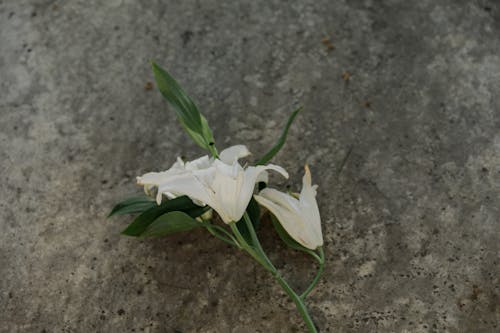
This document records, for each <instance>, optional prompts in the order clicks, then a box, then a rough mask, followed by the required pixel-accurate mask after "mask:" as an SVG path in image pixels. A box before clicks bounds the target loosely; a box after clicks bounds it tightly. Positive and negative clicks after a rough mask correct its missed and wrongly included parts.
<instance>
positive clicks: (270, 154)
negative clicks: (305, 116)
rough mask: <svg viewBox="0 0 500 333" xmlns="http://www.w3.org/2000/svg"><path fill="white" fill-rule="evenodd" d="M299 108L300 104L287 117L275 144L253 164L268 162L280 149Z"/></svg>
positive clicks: (300, 108)
mask: <svg viewBox="0 0 500 333" xmlns="http://www.w3.org/2000/svg"><path fill="white" fill-rule="evenodd" d="M300 110H302V106H301V107H299V108H297V109H296V110H295V111H293V112H292V114H291V115H290V117H289V118H288V121H287V123H286V126H285V128H284V129H283V132H282V133H281V136H280V137H279V139H278V141H277V142H276V144H275V145H274V146H273V147H272V148H271V149H270V150H269V151H268V152H267V153H266V154H265V155H264V156H262V157H261V158H260V160H258V161H257V162H256V163H255V165H263V164H266V163H267V162H269V161H270V160H271V159H272V158H273V157H274V155H276V154H277V153H278V152H279V151H280V149H281V148H282V147H283V145H284V144H285V141H286V137H287V135H288V130H289V129H290V126H291V125H292V123H293V120H294V119H295V117H297V114H298V113H299V112H300Z"/></svg>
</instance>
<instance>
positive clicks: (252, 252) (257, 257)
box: [229, 222, 270, 270]
mask: <svg viewBox="0 0 500 333" xmlns="http://www.w3.org/2000/svg"><path fill="white" fill-rule="evenodd" d="M229 226H230V227H231V230H232V231H233V234H234V235H235V236H236V239H237V240H238V243H239V244H240V245H241V247H242V249H243V250H245V251H247V252H248V254H249V255H251V256H252V258H254V259H255V260H256V261H257V262H258V263H259V264H261V265H262V266H264V268H266V269H267V270H270V268H269V267H268V264H267V262H266V261H265V260H263V258H262V257H261V256H260V255H259V254H257V252H255V249H254V248H253V247H251V246H250V245H249V244H248V243H247V241H246V240H245V238H244V237H243V236H242V235H241V233H240V231H239V230H238V227H237V226H236V223H235V222H233V223H229Z"/></svg>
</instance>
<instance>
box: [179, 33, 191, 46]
mask: <svg viewBox="0 0 500 333" xmlns="http://www.w3.org/2000/svg"><path fill="white" fill-rule="evenodd" d="M193 35H194V34H193V32H192V31H191V30H186V31H184V32H183V33H182V34H181V38H182V46H186V45H187V44H188V43H189V41H190V40H191V38H192V37H193Z"/></svg>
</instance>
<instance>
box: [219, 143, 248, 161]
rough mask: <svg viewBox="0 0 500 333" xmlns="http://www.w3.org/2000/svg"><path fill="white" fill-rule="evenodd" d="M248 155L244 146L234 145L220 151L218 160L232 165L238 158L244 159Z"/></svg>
mask: <svg viewBox="0 0 500 333" xmlns="http://www.w3.org/2000/svg"><path fill="white" fill-rule="evenodd" d="M248 155H250V151H249V150H248V148H247V147H246V146H244V145H236V146H232V147H229V148H226V149H224V150H223V151H221V153H220V154H219V159H220V160H221V161H222V162H224V163H226V164H229V165H232V164H233V163H234V162H236V161H238V160H239V159H240V158H242V157H246V156H248Z"/></svg>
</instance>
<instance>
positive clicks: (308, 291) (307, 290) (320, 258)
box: [300, 247, 325, 299]
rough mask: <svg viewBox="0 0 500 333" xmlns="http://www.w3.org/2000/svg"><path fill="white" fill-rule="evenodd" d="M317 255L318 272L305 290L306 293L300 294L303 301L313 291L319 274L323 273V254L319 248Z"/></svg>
mask: <svg viewBox="0 0 500 333" xmlns="http://www.w3.org/2000/svg"><path fill="white" fill-rule="evenodd" d="M311 252H312V251H311ZM319 255H320V256H319V257H318V259H319V260H318V261H319V268H318V272H317V273H316V276H315V277H314V279H313V281H312V282H311V284H310V285H309V287H308V288H307V289H306V291H304V292H303V293H302V295H300V298H301V299H305V298H306V297H307V295H309V293H310V292H311V291H312V290H313V289H314V287H315V286H316V284H317V283H318V281H319V278H320V277H321V273H323V269H324V268H325V253H324V252H323V248H322V247H320V248H319Z"/></svg>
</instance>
